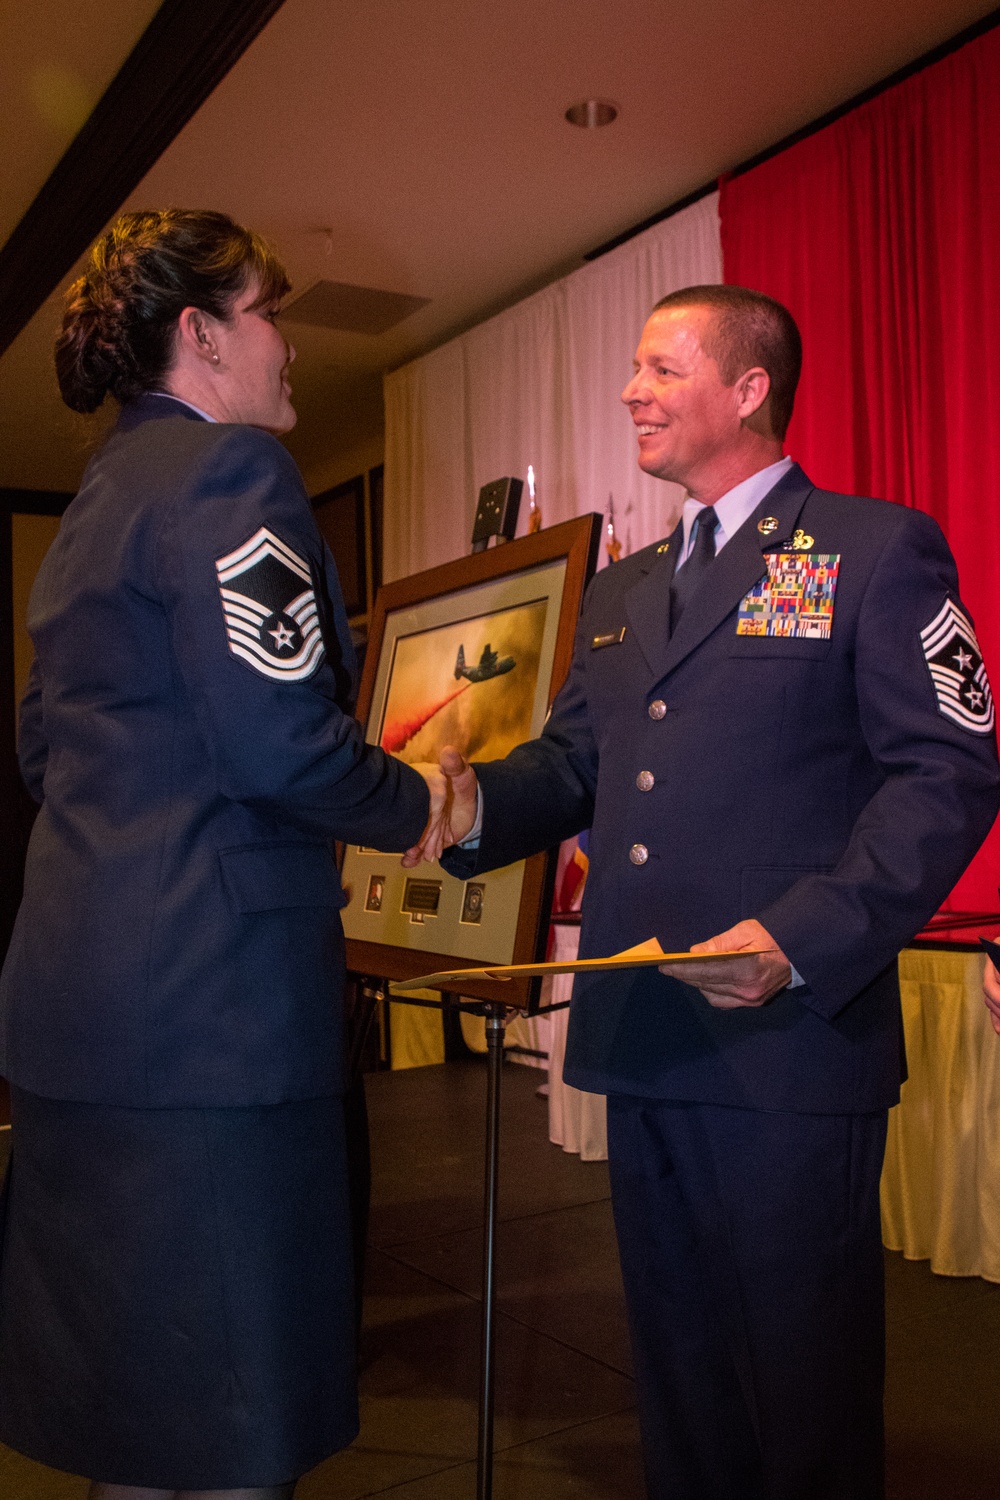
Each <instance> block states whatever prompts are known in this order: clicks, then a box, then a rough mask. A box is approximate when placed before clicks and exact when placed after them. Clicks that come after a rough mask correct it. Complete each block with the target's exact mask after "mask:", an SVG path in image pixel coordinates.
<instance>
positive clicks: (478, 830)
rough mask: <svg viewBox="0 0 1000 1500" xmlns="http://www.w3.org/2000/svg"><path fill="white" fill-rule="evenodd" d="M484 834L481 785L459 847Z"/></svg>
mask: <svg viewBox="0 0 1000 1500" xmlns="http://www.w3.org/2000/svg"><path fill="white" fill-rule="evenodd" d="M482 836H483V789H482V787H481V786H477V787H476V821H475V822H474V823H473V825H472V827H471V828H470V829H469V831H468V833H467V834H466V835H465V838H464V839H461V840H460V841H459V844H458V848H459V849H478V848H479V840H480V839H481V838H482ZM793 973H794V970H793ZM799 983H800V984H801V983H802V981H801V980H799Z"/></svg>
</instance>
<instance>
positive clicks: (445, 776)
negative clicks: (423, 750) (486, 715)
mask: <svg viewBox="0 0 1000 1500" xmlns="http://www.w3.org/2000/svg"><path fill="white" fill-rule="evenodd" d="M412 769H413V770H414V771H418V772H419V773H420V775H421V776H422V777H423V778H424V780H425V781H426V783H427V790H428V791H429V792H430V797H431V805H430V813H429V815H428V818H427V827H426V828H425V829H424V831H423V833H422V834H421V837H420V842H419V843H417V844H414V846H413V848H412V849H407V851H406V853H405V854H404V855H403V861H402V863H403V867H404V869H407V870H412V869H413V867H414V865H419V864H420V862H421V860H425V859H438V858H439V857H440V855H441V851H442V850H443V849H447V848H448V847H449V845H451V844H460V843H461V842H462V840H463V839H464V838H467V837H468V835H469V832H470V830H471V829H472V827H473V825H474V823H475V821H476V808H477V806H478V789H479V783H478V782H477V780H476V773H475V771H474V770H473V769H472V767H471V766H469V765H466V762H465V760H464V759H463V757H462V756H461V755H460V754H459V752H458V751H457V750H456V749H454V747H453V746H451V745H446V746H445V748H444V749H443V750H442V751H441V764H440V765H439V766H433V765H429V764H426V763H422V764H419V765H415V766H413V768H412Z"/></svg>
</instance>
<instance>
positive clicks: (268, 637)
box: [215, 526, 323, 682]
mask: <svg viewBox="0 0 1000 1500" xmlns="http://www.w3.org/2000/svg"><path fill="white" fill-rule="evenodd" d="M215 571H216V573H217V574H218V578H219V594H220V595H221V598H222V613H223V615H224V616H225V620H226V635H227V636H228V638H229V649H230V651H231V652H232V653H233V655H234V656H238V657H239V658H240V660H241V661H245V662H246V663H247V664H248V665H249V666H251V667H253V669H254V671H256V672H260V673H261V674H262V675H263V676H264V677H271V678H273V679H274V680H275V681H276V682H301V681H302V680H303V678H306V677H311V676H312V674H313V672H315V671H316V668H317V667H318V666H319V664H320V662H321V661H322V660H323V635H322V632H321V631H320V625H319V617H318V615H317V612H316V595H315V592H314V590H313V579H312V574H311V573H310V571H309V564H308V562H306V560H305V558H304V557H300V556H299V554H298V553H297V552H294V551H293V550H292V548H291V547H289V546H288V545H287V543H285V542H283V541H282V540H281V538H280V537H277V536H275V535H274V533H273V532H272V531H268V529H267V527H266V526H262V527H261V528H260V530H259V531H255V532H254V534H253V536H252V537H250V538H249V540H248V541H245V542H244V543H243V545H242V547H237V548H236V551H235V552H227V553H226V555H225V557H218V558H216V560H215Z"/></svg>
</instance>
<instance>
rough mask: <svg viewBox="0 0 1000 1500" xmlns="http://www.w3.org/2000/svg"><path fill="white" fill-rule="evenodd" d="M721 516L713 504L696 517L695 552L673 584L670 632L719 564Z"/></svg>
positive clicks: (677, 574)
mask: <svg viewBox="0 0 1000 1500" xmlns="http://www.w3.org/2000/svg"><path fill="white" fill-rule="evenodd" d="M718 520H719V518H718V516H717V515H716V514H715V511H714V510H713V508H712V506H711V505H706V507H705V509H704V510H703V511H700V512H699V514H698V515H697V516H696V517H695V523H694V539H693V541H692V543H691V551H690V553H689V554H688V559H687V561H686V562H685V563H684V565H683V567H680V568H678V570H677V572H676V573H675V574H674V580H673V583H671V585H670V629H671V631H674V630H676V629H677V626H678V623H679V622H680V618H681V615H682V614H683V613H684V611H685V609H686V608H687V606H688V604H689V603H690V602H691V598H692V596H693V595H694V593H695V591H696V590H697V588H698V585H699V584H700V583H701V580H702V578H703V577H704V575H705V573H706V572H707V571H708V569H709V568H710V567H711V565H712V563H714V561H715V528H716V526H717V525H718Z"/></svg>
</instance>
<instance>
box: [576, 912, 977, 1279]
mask: <svg viewBox="0 0 1000 1500" xmlns="http://www.w3.org/2000/svg"><path fill="white" fill-rule="evenodd" d="M579 938H580V933H579V928H576V927H564V926H559V927H557V928H556V936H555V952H554V954H553V955H552V956H553V958H555V959H557V960H559V961H567V960H571V959H573V958H575V957H576V952H577V947H578V944H579ZM983 962H984V960H983V957H982V955H981V954H979V953H968V952H963V951H961V950H957V949H953V948H951V949H948V948H908V949H906V950H905V952H903V953H902V954H901V955H900V959H899V979H900V994H901V999H902V1006H903V1027H904V1032H905V1035H906V1055H907V1063H908V1068H909V1078H908V1080H907V1082H906V1083H905V1084H904V1085H903V1091H902V1097H901V1099H900V1102H899V1104H898V1105H897V1107H896V1108H895V1109H893V1110H892V1111H891V1112H890V1114H889V1136H888V1142H887V1145H886V1156H885V1167H884V1169H883V1172H882V1238H883V1240H884V1242H885V1244H886V1246H887V1247H888V1248H889V1249H890V1250H901V1251H902V1253H903V1254H904V1255H905V1256H906V1257H907V1259H908V1260H929V1261H930V1263H931V1269H932V1270H933V1271H936V1272H938V1273H939V1274H940V1275H942V1276H983V1277H985V1278H986V1279H987V1280H988V1281H997V1282H1000V1037H998V1036H996V1035H995V1034H994V1032H993V1029H992V1027H991V1025H990V1022H989V1016H988V1014H987V1011H986V1007H985V1006H984V1004H983V997H982V972H983ZM551 985H552V990H551V997H550V998H551V1000H552V1002H554V1003H555V1002H558V1001H560V1000H568V999H569V995H570V991H571V990H572V987H573V976H572V975H571V974H560V975H557V976H556V977H555V978H554V979H553V980H552V981H551ZM566 1025H567V1012H566V1011H564V1010H563V1011H555V1012H553V1014H552V1016H551V1021H550V1028H551V1029H550V1036H549V1140H550V1141H552V1142H553V1143H554V1144H555V1145H557V1146H561V1147H562V1148H563V1150H564V1151H572V1152H577V1153H579V1155H580V1156H581V1158H582V1159H583V1160H584V1161H603V1160H605V1159H606V1157H607V1154H608V1147H607V1126H606V1120H605V1106H604V1098H603V1096H602V1095H599V1094H586V1093H581V1092H580V1090H579V1089H574V1088H571V1087H570V1086H569V1085H568V1084H565V1083H563V1081H562V1068H563V1057H564V1055H565V1051H566Z"/></svg>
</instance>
